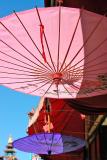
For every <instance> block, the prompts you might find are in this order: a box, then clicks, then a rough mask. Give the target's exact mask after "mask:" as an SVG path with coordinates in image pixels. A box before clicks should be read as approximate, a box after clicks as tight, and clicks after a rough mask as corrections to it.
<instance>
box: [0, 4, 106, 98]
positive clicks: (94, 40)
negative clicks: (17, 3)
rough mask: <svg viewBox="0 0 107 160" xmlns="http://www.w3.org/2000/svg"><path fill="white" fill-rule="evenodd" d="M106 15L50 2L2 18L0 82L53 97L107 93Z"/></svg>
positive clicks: (13, 87) (35, 93) (0, 29)
mask: <svg viewBox="0 0 107 160" xmlns="http://www.w3.org/2000/svg"><path fill="white" fill-rule="evenodd" d="M106 28H107V18H106V17H104V16H101V15H98V14H95V13H92V12H89V11H86V10H83V9H82V10H81V9H75V8H66V7H51V8H41V9H37V8H36V9H31V10H28V11H23V12H19V13H16V12H15V11H14V13H13V14H12V15H10V16H7V17H4V18H1V20H0V84H1V85H4V86H6V87H9V88H11V89H14V90H16V91H20V92H24V93H27V94H32V95H39V96H46V97H54V98H76V97H79V98H81V97H91V96H96V95H102V94H106V93H107V89H106V88H107V71H106V68H107V53H106V52H107V51H106V50H107V29H106Z"/></svg>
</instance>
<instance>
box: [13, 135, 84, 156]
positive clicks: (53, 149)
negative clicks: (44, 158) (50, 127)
mask: <svg viewBox="0 0 107 160" xmlns="http://www.w3.org/2000/svg"><path fill="white" fill-rule="evenodd" d="M13 146H14V147H15V148H17V149H19V150H21V151H24V152H30V153H35V154H46V155H53V154H61V153H66V152H71V151H76V150H78V149H80V148H82V147H84V146H85V141H84V140H82V139H80V138H77V137H73V136H66V135H61V134H60V133H40V134H34V135H31V136H27V137H24V138H21V139H18V140H16V141H14V142H13Z"/></svg>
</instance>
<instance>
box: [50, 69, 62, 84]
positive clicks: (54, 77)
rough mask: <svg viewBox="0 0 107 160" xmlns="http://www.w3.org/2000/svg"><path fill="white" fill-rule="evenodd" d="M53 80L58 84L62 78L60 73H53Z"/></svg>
mask: <svg viewBox="0 0 107 160" xmlns="http://www.w3.org/2000/svg"><path fill="white" fill-rule="evenodd" d="M52 77H53V81H54V83H55V84H56V85H58V84H59V83H60V81H61V80H62V73H60V72H57V73H54V74H53V76H52Z"/></svg>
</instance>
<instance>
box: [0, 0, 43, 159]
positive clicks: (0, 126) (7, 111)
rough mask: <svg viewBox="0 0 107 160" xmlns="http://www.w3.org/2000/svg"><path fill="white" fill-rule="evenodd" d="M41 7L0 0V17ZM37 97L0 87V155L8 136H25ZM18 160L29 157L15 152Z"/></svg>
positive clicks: (35, 0)
mask: <svg viewBox="0 0 107 160" xmlns="http://www.w3.org/2000/svg"><path fill="white" fill-rule="evenodd" d="M35 5H37V6H38V7H43V0H0V17H4V16H6V15H9V14H11V13H12V11H13V10H15V11H22V10H27V9H30V8H34V6H35ZM39 99H40V98H39V97H36V96H31V95H26V94H24V93H19V92H15V91H13V90H10V89H8V88H5V87H3V86H0V155H2V154H4V153H3V151H4V149H5V146H6V145H7V140H8V137H9V135H10V134H11V135H12V136H13V139H14V140H15V139H17V138H20V137H23V136H26V129H27V124H28V117H27V113H28V112H29V111H30V110H31V109H32V108H33V107H36V106H37V104H38V102H39ZM17 156H18V158H19V160H29V159H30V158H29V157H30V155H29V154H27V153H24V152H20V151H18V150H17Z"/></svg>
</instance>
